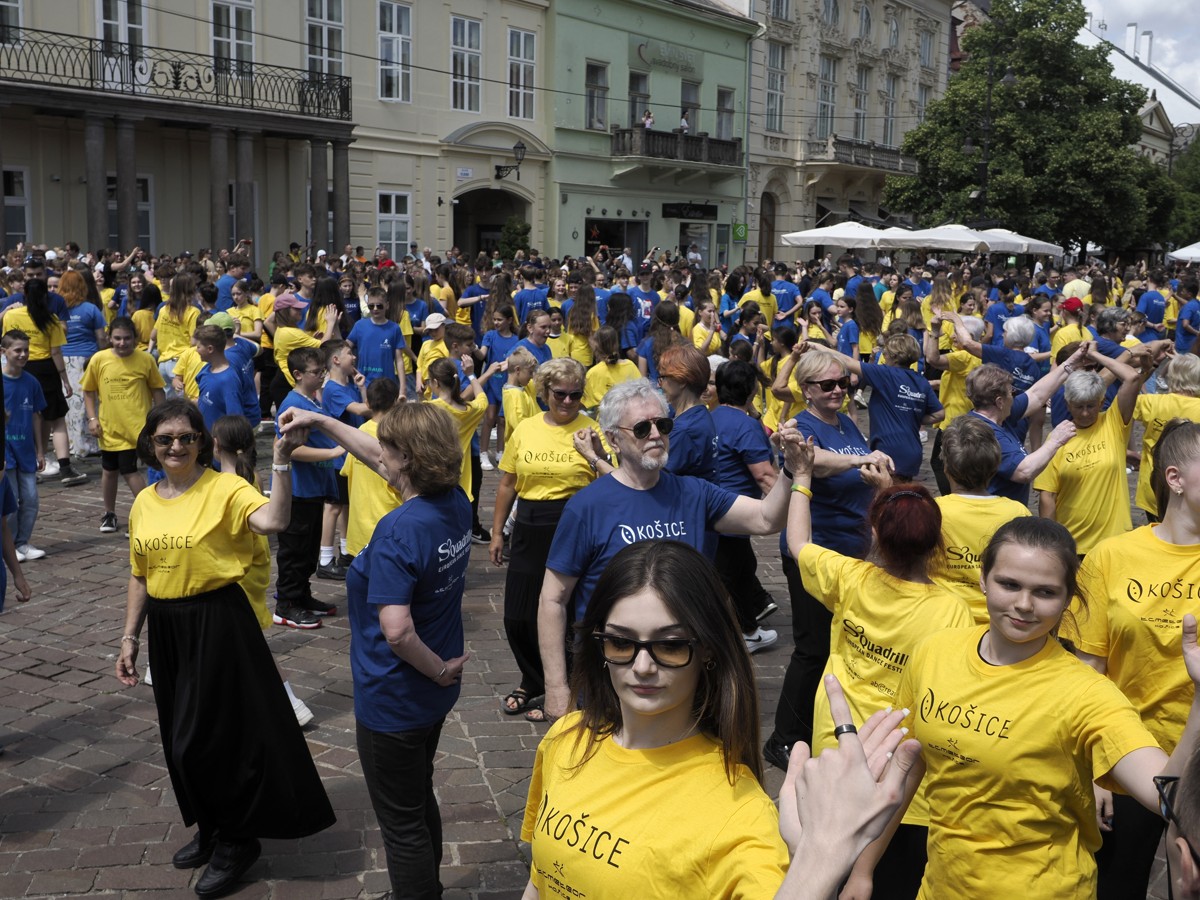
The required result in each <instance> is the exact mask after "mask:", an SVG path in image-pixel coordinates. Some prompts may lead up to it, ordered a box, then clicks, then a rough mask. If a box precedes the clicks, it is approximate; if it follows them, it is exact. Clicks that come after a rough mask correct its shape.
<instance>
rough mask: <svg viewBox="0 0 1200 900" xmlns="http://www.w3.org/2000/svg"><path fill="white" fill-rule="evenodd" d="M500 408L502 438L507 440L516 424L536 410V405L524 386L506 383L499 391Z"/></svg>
mask: <svg viewBox="0 0 1200 900" xmlns="http://www.w3.org/2000/svg"><path fill="white" fill-rule="evenodd" d="M500 409H501V415H502V416H503V417H504V440H505V441H507V440H508V439H509V438H511V437H512V433H513V431H514V430H515V429H516V427H517V426H518V425H520V424H521V423H522V422H524V421H525V420H526V419H527V418H529V417H530V416H532V415H533V414H534V413H536V412H537V411H538V405H537V401H536V400H534V399H533V398H532V397H530V396H529V392H528V391H527V390H525V388H523V387H520V386H518V385H515V384H506V385H505V386H504V390H502V391H501V392H500Z"/></svg>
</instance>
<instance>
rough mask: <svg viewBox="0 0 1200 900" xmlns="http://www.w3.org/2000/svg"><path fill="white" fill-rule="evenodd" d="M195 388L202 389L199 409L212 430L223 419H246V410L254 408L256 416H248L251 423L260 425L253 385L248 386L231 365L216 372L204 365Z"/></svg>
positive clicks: (197, 402) (251, 383)
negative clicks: (223, 417)
mask: <svg viewBox="0 0 1200 900" xmlns="http://www.w3.org/2000/svg"><path fill="white" fill-rule="evenodd" d="M196 387H197V388H199V390H200V394H199V396H198V397H197V398H196V406H198V407H199V408H200V414H201V415H202V416H204V424H205V425H206V426H207V427H208V429H209V430H210V431H211V430H212V427H213V423H214V422H216V421H217V419H219V418H221V416H245V415H246V410H247V409H251V410H253V414H252V415H250V416H247V418H249V419H250V421H251V424H257V421H258V419H259V418H260V417H261V410H260V408H259V405H258V395H257V394H255V393H254V382H250V384H249V385H247V384H246V381H245V379H244V378H242V374H241V372H239V371H238V370H237V369H235V368H234V367H233V366H232V365H229V366H226V367H225V368H224V369H222V370H221V371H220V372H214V371H213V370H212V368H211V367H210V366H208V365H205V366H203V367H202V368H201V369H200V371H199V372H198V373H197V374H196ZM247 388H248V390H247Z"/></svg>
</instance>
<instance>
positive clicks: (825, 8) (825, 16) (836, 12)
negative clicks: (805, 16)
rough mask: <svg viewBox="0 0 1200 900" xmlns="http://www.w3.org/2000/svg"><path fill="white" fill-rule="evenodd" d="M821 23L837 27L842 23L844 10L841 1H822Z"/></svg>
mask: <svg viewBox="0 0 1200 900" xmlns="http://www.w3.org/2000/svg"><path fill="white" fill-rule="evenodd" d="M821 21H822V22H824V23H825V24H826V25H830V26H835V27H836V26H837V25H838V24H840V23H841V21H842V10H841V3H840V2H839V0H822V2H821Z"/></svg>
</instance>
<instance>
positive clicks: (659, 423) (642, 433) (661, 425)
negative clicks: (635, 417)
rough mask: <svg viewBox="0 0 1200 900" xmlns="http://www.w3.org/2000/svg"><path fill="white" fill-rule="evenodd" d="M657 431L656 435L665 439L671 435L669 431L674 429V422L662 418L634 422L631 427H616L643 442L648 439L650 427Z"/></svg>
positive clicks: (664, 417)
mask: <svg viewBox="0 0 1200 900" xmlns="http://www.w3.org/2000/svg"><path fill="white" fill-rule="evenodd" d="M651 426H653V427H655V428H657V429H658V433H659V434H661V435H662V436H663V437H666V436H667V435H668V434H670V433H671V429H672V428H674V427H675V420H674V419H668V418H667V417H666V416H663V417H662V418H661V419H642V421H640V422H634V423H633V424H632V425H618V426H617V427H618V428H620V429H621V430H622V431H628V432H631V433H632V434H633V436H634V437H635V438H637V439H638V440H639V441H644V440H645V439H646V438H648V437H650V427H651Z"/></svg>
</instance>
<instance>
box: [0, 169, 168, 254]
mask: <svg viewBox="0 0 1200 900" xmlns="http://www.w3.org/2000/svg"><path fill="white" fill-rule="evenodd" d="M4 180H5V187H6V189H5V193H6V194H7V193H8V191H7V182H8V173H7V172H5V173H4ZM107 181H108V245H109V246H110V247H121V246H124V245H123V244H122V243H121V242H120V240H119V239H118V237H117V176H116V175H109V176H108V179H107ZM150 196H151V191H150V177H149V176H147V175H139V176H137V243H138V246H139V247H149V246H150V235H151V234H153V233H154V209H153V206H152V205H151V203H150ZM6 199H7V198H6ZM5 212H7V210H5Z"/></svg>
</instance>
